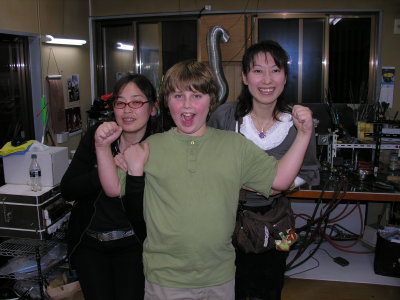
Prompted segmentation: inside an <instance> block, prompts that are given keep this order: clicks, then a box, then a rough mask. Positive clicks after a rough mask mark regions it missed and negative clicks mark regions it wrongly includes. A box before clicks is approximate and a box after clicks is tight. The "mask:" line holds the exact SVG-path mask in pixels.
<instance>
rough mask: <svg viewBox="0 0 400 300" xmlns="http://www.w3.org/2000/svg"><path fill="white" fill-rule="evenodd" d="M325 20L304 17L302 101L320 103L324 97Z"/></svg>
mask: <svg viewBox="0 0 400 300" xmlns="http://www.w3.org/2000/svg"><path fill="white" fill-rule="evenodd" d="M323 46H324V20H323V19H303V72H302V73H303V77H302V78H303V80H302V95H301V99H302V102H305V103H320V102H322V99H323V95H324V93H323V75H322V74H323V73H322V71H323V64H322V60H323Z"/></svg>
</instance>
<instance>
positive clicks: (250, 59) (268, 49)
mask: <svg viewBox="0 0 400 300" xmlns="http://www.w3.org/2000/svg"><path fill="white" fill-rule="evenodd" d="M260 53H262V54H265V55H266V54H267V53H269V54H271V56H272V58H273V59H274V60H275V64H276V66H277V67H278V68H279V69H281V70H284V71H285V76H286V78H288V76H289V65H288V62H289V55H288V54H287V52H286V51H285V49H283V48H282V47H281V45H279V44H278V43H277V42H275V41H271V40H266V41H261V42H259V43H257V44H254V45H252V46H250V47H249V48H247V50H246V51H245V53H244V55H243V59H242V72H243V74H245V75H246V76H247V74H248V73H249V71H250V69H251V67H252V66H253V65H254V59H255V57H256V56H257V55H258V54H260ZM238 100H239V102H238V105H237V107H236V113H235V118H236V119H239V118H243V117H244V116H245V115H247V114H249V113H250V112H251V111H252V109H253V96H252V95H251V93H250V91H249V87H248V86H247V85H245V84H244V83H242V90H241V92H240V95H239V97H238ZM279 112H290V108H289V107H288V105H287V104H286V103H285V101H284V92H283V93H282V94H281V95H279V97H278V99H277V102H276V106H275V108H274V112H273V117H274V119H275V120H278V118H277V116H278V113H279Z"/></svg>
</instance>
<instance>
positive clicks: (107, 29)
mask: <svg viewBox="0 0 400 300" xmlns="http://www.w3.org/2000/svg"><path fill="white" fill-rule="evenodd" d="M96 41H97V42H96V61H97V72H96V73H97V74H96V77H97V78H96V83H97V94H98V95H102V94H105V93H111V92H112V87H113V85H114V83H115V82H116V80H117V79H118V78H119V76H121V75H122V74H124V73H127V72H138V73H141V74H143V75H145V76H146V77H147V78H149V79H150V80H151V82H152V83H153V84H154V86H155V87H156V88H158V87H159V85H160V82H161V78H162V76H163V74H164V73H165V72H166V70H168V69H169V68H170V67H171V66H172V65H173V64H175V63H176V62H179V61H182V60H187V59H196V58H197V21H196V19H195V18H193V19H191V18H186V19H182V18H181V19H179V20H178V19H164V20H163V19H162V18H161V20H160V18H158V19H157V20H152V19H150V18H149V19H127V20H116V21H98V22H97V23H96ZM118 43H122V44H124V45H126V46H130V47H131V48H128V47H127V48H125V49H121V48H117V46H118V45H119V44H118Z"/></svg>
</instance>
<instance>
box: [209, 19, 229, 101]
mask: <svg viewBox="0 0 400 300" xmlns="http://www.w3.org/2000/svg"><path fill="white" fill-rule="evenodd" d="M229 39H230V35H229V33H228V32H227V31H226V30H225V29H224V28H223V27H221V26H214V27H212V28H211V29H210V30H209V31H208V33H207V50H208V61H209V63H210V67H211V69H212V71H213V72H214V75H215V77H216V79H217V83H218V86H219V93H218V102H219V104H222V103H224V102H225V101H226V98H227V97H228V93H229V88H228V84H227V82H226V79H225V76H224V70H223V68H222V63H221V49H220V47H219V43H220V42H222V43H227V42H228V41H229Z"/></svg>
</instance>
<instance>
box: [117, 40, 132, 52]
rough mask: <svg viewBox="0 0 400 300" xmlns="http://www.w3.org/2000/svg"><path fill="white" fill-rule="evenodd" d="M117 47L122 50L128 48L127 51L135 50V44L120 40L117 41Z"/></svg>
mask: <svg viewBox="0 0 400 300" xmlns="http://www.w3.org/2000/svg"><path fill="white" fill-rule="evenodd" d="M117 45H118V46H117V49H120V50H126V51H133V48H134V47H133V45H129V44H124V43H120V42H118V43H117Z"/></svg>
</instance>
